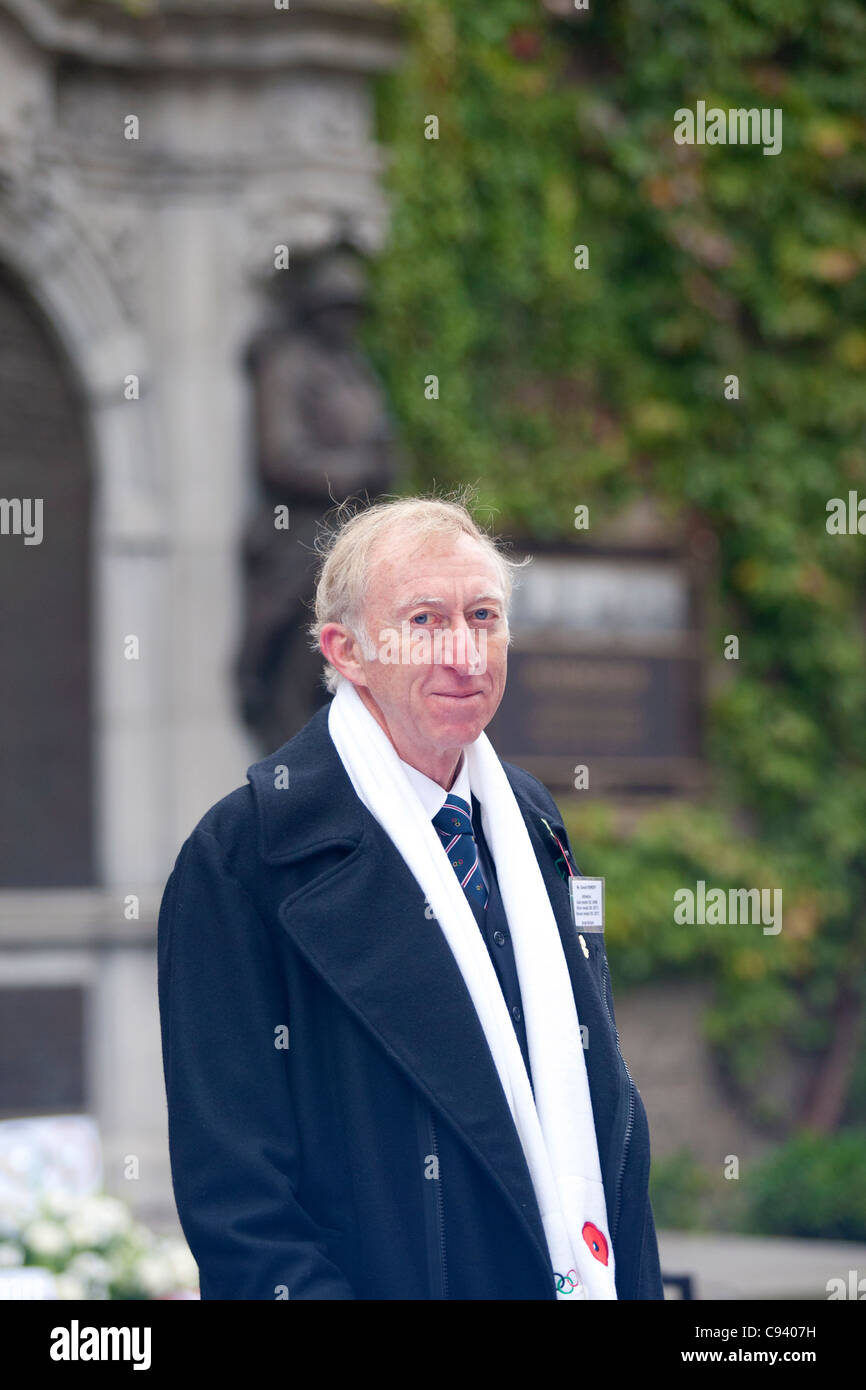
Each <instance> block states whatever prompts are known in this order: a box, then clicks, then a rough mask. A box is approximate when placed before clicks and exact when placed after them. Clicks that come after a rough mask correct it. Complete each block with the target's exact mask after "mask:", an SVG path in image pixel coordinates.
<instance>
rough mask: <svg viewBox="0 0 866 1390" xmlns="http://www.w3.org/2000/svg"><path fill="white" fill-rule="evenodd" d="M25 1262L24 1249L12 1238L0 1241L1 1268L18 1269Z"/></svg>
mask: <svg viewBox="0 0 866 1390" xmlns="http://www.w3.org/2000/svg"><path fill="white" fill-rule="evenodd" d="M23 1263H24V1251H23V1250H22V1249H21V1246H20V1245H16V1244H15V1242H14V1241H12V1240H4V1241H0V1269H17V1267H18V1265H20V1264H23Z"/></svg>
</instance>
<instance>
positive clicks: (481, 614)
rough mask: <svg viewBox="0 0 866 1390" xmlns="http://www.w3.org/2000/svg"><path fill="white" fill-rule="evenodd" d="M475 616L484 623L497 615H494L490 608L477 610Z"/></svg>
mask: <svg viewBox="0 0 866 1390" xmlns="http://www.w3.org/2000/svg"><path fill="white" fill-rule="evenodd" d="M475 616H476V618H478V619H479V621H480V622H482V623H483V622H484V621H485V619H487V618H492V617H494V616H495V614H493V613H492V612H491V610H490V609H489V608H476V610H475Z"/></svg>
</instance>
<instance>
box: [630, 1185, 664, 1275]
mask: <svg viewBox="0 0 866 1390" xmlns="http://www.w3.org/2000/svg"><path fill="white" fill-rule="evenodd" d="M664 1296H665V1289H664V1284H663V1282H662V1273H661V1269H660V1267H659V1247H658V1238H657V1236H656V1228H655V1221H654V1220H653V1209H652V1207H651V1205H650V1200H649V1197H647V1201H646V1215H645V1217H644V1227H643V1239H642V1241H641V1250H640V1260H639V1262H638V1272H637V1291H636V1293H635V1298H644V1299H664Z"/></svg>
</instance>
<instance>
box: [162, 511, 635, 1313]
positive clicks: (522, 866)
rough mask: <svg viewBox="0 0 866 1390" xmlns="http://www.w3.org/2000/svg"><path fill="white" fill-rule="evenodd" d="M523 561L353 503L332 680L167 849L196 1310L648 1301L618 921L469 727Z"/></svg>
mask: <svg viewBox="0 0 866 1390" xmlns="http://www.w3.org/2000/svg"><path fill="white" fill-rule="evenodd" d="M513 567H514V564H513V561H511V560H510V559H508V558H507V557H506V556H505V555H503V554H502V553H501V552H500V551H499V549H498V548H497V546H496V545H495V543H494V542H493V541H492V540H491V539H490V538H489V537H488V536H487V535H485V534H484V533H483V532H481V531H480V530H479V528H478V527H477V526H476V524H475V522H474V521H473V519H472V517H471V516H470V514H469V513H468V512H467V511H466V510H465V509H464V507H463V506H462V505H460V504H459V503H455V502H450V501H442V500H437V499H424V498H412V499H401V500H397V501H391V502H384V503H380V504H378V505H377V506H374V507H372V508H369V509H368V510H366V511H363V512H360V513H358V514H356V515H355V516H353V517H351V518H350V519H349V520H348V521H346V522H344V524H343V525H342V526H340V528H339V529H338V530H337V531H336V532H335V533H334V534H332V536H331V537H330V540H329V543H328V544H327V546H326V547H325V553H324V560H323V565H322V568H321V572H320V576H319V582H318V589H317V595H316V622H315V624H314V625H313V629H312V631H313V632H314V634H315V639H316V641H317V643H318V645H319V647H320V649H321V651H322V654H323V656H324V658H325V662H326V684H327V686H328V689H329V690H330V691H331V692H332V693H333V694H334V698H333V700H332V701H331V702H330V705H329V706H328V707H327V708H324V709H322V710H320V711H319V712H318V714H316V715H315V716H314V717H313V719H311V720H310V722H309V723H308V724H307V725H306V726H305V728H303V729H302V730H301V732H300V733H299V734H297V736H296V737H295V738H293V739H291V740H289V742H287V743H285V744H284V745H283V746H282V747H281V748H279V749H277V751H276V752H274V753H273V754H271V756H270V757H267V758H264V759H263V760H262V761H261V762H258V763H255V764H253V766H251V767H250V768H249V769H248V773H247V776H248V783H247V785H246V786H244V787H241V788H239V789H237V790H235V791H233V792H231V793H230V794H229V795H227V796H226V797H224V798H223V799H222V800H221V801H219V802H217V804H216V805H215V806H213V807H211V809H210V810H209V811H208V812H207V814H206V815H205V816H204V817H203V818H202V820H201V821H200V822H199V824H198V825H197V826H196V828H195V829H194V830H193V832H192V834H191V835H190V836H189V838H188V839H187V841H186V842H185V844H184V845H183V847H182V849H181V851H180V854H179V856H178V859H177V862H176V864H175V867H174V870H173V872H172V874H171V877H170V878H169V881H168V885H167V887H166V890H165V895H164V898H163V903H162V908H161V912H160V920H159V1002H160V1015H161V1024H162V1043H163V1061H164V1068H165V1081H166V1091H167V1096H168V1111H169V1140H170V1151H171V1164H172V1175H173V1182H174V1190H175V1196H176V1199H177V1206H178V1213H179V1216H180V1220H181V1224H182V1226H183V1230H184V1232H185V1234H186V1237H187V1240H188V1241H189V1245H190V1248H191V1249H192V1252H193V1254H194V1255H195V1257H196V1260H197V1261H198V1264H199V1268H200V1273H201V1292H202V1297H203V1298H213V1299H219V1298H229V1299H280V1298H295V1299H296V1298H303V1299H351V1298H357V1299H558V1300H561V1301H570V1302H577V1301H581V1300H584V1299H590V1300H597V1299H660V1298H662V1297H663V1291H662V1284H661V1276H660V1273H659V1263H658V1252H657V1246H656V1235H655V1229H654V1225H653V1217H652V1211H651V1208H650V1203H649V1198H648V1194H647V1180H648V1174H649V1133H648V1127H647V1120H646V1113H645V1111H644V1107H643V1103H642V1101H641V1098H640V1095H639V1093H638V1091H637V1089H636V1087H635V1085H634V1083H633V1081H632V1079H631V1077H630V1075H629V1072H628V1069H627V1067H626V1065H625V1063H624V1061H623V1059H622V1057H621V1055H620V1051H619V1039H618V1035H617V1032H616V1027H615V1023H614V1016H613V1000H612V997H611V991H610V976H609V973H608V969H607V960H606V956H605V951H604V938H603V935H602V934H601V933H600V932H599V931H592V932H590V931H585V930H581V923H582V919H581V918H579V917H578V909H577V906H576V904H577V903H578V902H579V900H580V895H579V892H572V891H570V885H574V884H577V883H578V881H579V879H580V871H579V870H578V868H577V866H576V864H575V863H574V859H573V857H572V854H571V850H570V846H569V844H568V838H567V835H566V832H565V829H564V827H563V825H562V820H561V817H560V815H559V812H558V810H557V808H556V805H555V804H554V802H553V800H552V799H551V797H550V795H549V793H548V792H547V791H546V790H545V788H544V787H543V786H542V785H541V783H539V782H538V781H537V780H536V779H535V778H533V777H530V776H529V775H528V774H527V773H525V772H522V771H521V770H520V769H518V768H515V767H510V766H508V765H507V764H503V763H501V762H500V761H499V759H498V758H497V756H496V754H495V752H494V751H493V748H492V747H491V745H490V742H489V740H488V739H487V737H486V735H485V734H484V732H483V730H484V728H485V726H486V724H487V723H488V722H489V720H490V719H491V718H492V716H493V714H494V713H495V711H496V709H497V707H498V705H499V702H500V700H501V699H502V693H503V690H504V687H505V674H506V657H507V648H508V643H509V640H510V639H509V630H508V619H507V612H508V600H509V594H510V589H511V580H512V569H513Z"/></svg>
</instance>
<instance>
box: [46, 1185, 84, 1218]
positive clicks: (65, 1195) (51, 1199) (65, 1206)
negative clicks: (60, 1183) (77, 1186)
mask: <svg viewBox="0 0 866 1390" xmlns="http://www.w3.org/2000/svg"><path fill="white" fill-rule="evenodd" d="M84 1200H86V1199H84V1198H82V1197H73V1196H72V1195H71V1193H69V1192H62V1191H61V1190H60V1189H59V1188H58V1189H56V1190H55V1191H54V1192H46V1193H45V1196H44V1197H43V1201H42V1209H43V1211H44V1213H45V1215H46V1216H49V1217H53V1218H54V1219H55V1220H57V1221H67V1220H68V1219H69V1217H70V1216H72V1214H73V1212H75V1211H77V1210H78V1208H79V1207H80V1206H81V1203H82V1201H84Z"/></svg>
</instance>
